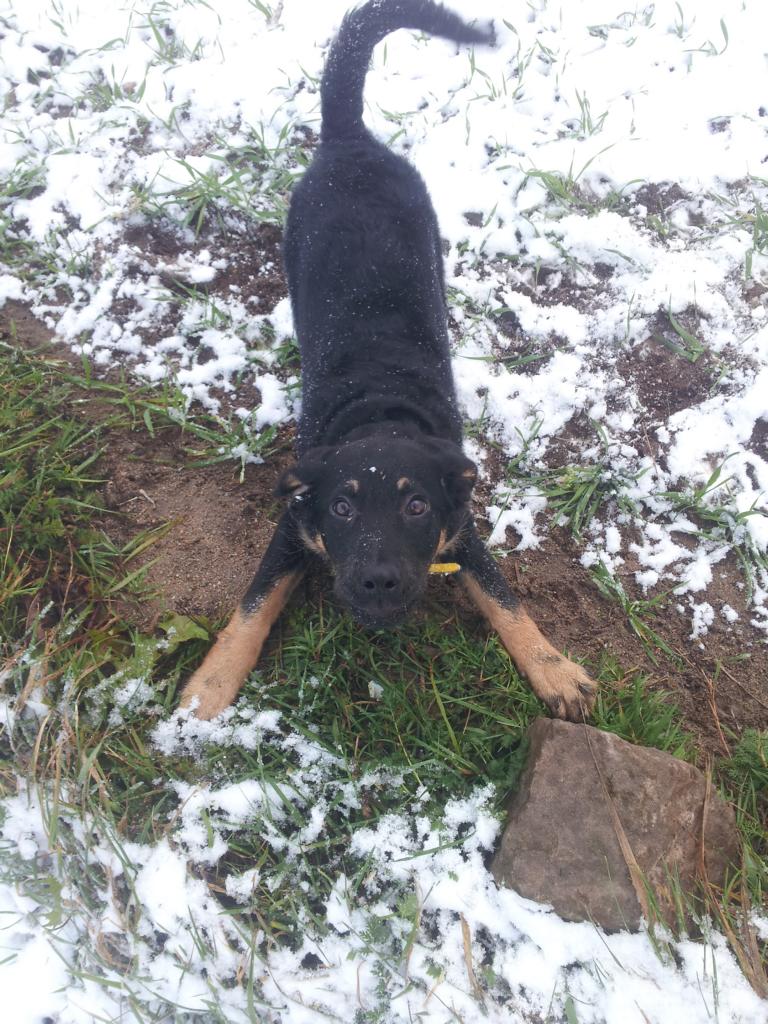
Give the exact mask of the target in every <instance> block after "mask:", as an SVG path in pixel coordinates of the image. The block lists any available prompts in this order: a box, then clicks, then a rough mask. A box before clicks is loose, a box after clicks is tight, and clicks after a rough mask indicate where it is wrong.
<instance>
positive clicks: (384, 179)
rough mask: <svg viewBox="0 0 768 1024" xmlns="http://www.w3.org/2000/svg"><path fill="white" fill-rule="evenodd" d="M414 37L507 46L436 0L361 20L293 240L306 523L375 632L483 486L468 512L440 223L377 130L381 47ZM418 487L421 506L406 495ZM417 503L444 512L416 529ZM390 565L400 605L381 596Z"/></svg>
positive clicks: (326, 112) (337, 65) (341, 55)
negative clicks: (346, 513) (366, 104)
mask: <svg viewBox="0 0 768 1024" xmlns="http://www.w3.org/2000/svg"><path fill="white" fill-rule="evenodd" d="M400 27H404V28H415V29H420V30H422V31H426V32H429V33H431V34H433V35H442V36H448V37H449V38H451V39H455V40H458V41H462V42H484V43H488V42H490V41H491V39H492V35H491V33H490V32H488V31H481V30H479V29H477V28H473V27H471V26H468V25H466V24H464V22H462V21H461V20H460V19H459V18H458V17H457V16H456V15H454V14H453V13H451V12H450V11H447V10H446V9H445V8H443V7H442V6H441V5H439V4H435V3H430V2H427V0H389V2H386V0H373V2H370V3H367V4H365V5H364V6H363V7H360V8H358V9H357V10H355V11H352V12H351V13H350V14H348V15H347V17H346V18H345V19H344V22H343V24H342V27H341V30H340V31H339V34H338V36H337V37H336V39H335V40H334V42H333V44H332V46H331V49H330V53H329V56H328V60H327V63H326V69H325V73H324V75H323V80H322V86H321V101H322V118H323V122H322V134H321V143H320V145H319V147H318V149H317V151H316V153H315V157H314V160H313V162H312V165H311V167H310V168H309V170H308V171H307V173H306V174H305V176H304V178H303V179H302V180H301V181H300V183H299V184H298V185H297V187H296V189H295V190H294V193H293V197H292V200H291V206H290V210H289V214H288V221H287V225H286V233H285V265H286V271H287V275H288V285H289V290H290V295H291V304H292V308H293V316H294V323H295V328H296V334H297V337H298V341H299V347H300V350H301V361H302V373H303V395H302V411H301V418H300V422H299V436H298V444H297V447H298V452H299V455H300V456H301V457H302V458H301V461H300V463H299V465H298V466H297V467H296V469H295V470H293V471H292V472H291V473H290V474H289V478H290V479H291V480H293V481H298V482H299V486H300V487H301V489H302V494H300V495H298V498H299V502H298V503H294V506H293V514H294V515H295V516H296V517H297V518H298V519H299V520H300V522H301V526H302V528H303V530H304V531H305V532H308V533H309V534H311V535H313V536H316V535H320V536H321V537H322V538H323V542H324V544H325V547H326V551H327V556H328V557H329V558H330V560H331V562H332V565H333V567H334V571H335V575H336V581H337V582H336V591H337V594H338V595H339V596H340V597H341V598H342V599H343V600H344V601H345V603H346V604H348V605H349V606H350V608H351V609H352V611H353V613H355V614H356V615H357V617H358V618H359V619H360V620H361V621H373V620H375V621H378V622H385V621H393V620H394V619H395V618H397V617H399V616H401V615H402V614H404V613H405V612H406V611H407V608H408V606H409V605H410V603H412V601H413V600H414V599H416V598H417V597H418V596H419V595H420V594H421V592H422V591H423V589H424V586H425V584H426V578H427V568H428V566H429V563H430V561H431V560H432V557H433V556H434V554H435V551H436V546H437V544H438V542H439V539H440V536H441V531H443V532H444V534H445V535H446V536H448V537H450V536H454V535H455V534H456V533H457V532H458V529H459V528H460V527H461V525H463V522H464V520H466V518H467V515H468V513H467V507H466V503H467V500H468V498H469V493H470V490H471V485H469V486H464V488H463V490H462V492H461V495H462V500H460V501H458V502H457V501H456V500H455V495H454V497H453V498H451V496H450V494H449V493H448V491H449V488H446V486H445V481H446V480H447V479H448V478H449V477H450V475H451V472H452V471H453V470H455V466H457V465H459V466H460V467H461V470H460V472H464V473H466V474H468V476H467V477H465V478H463V479H464V480H465V482H466V480H467V479H469V478H471V479H472V481H473V480H474V467H473V466H472V464H471V463H470V462H469V460H468V459H465V458H464V456H463V455H462V454H461V452H460V445H461V418H460V416H459V412H458V409H457V405H456V397H455V392H454V384H453V377H452V374H451V363H450V352H449V344H448V331H447V321H446V317H447V311H446V302H445V288H444V281H443V261H442V254H441V242H440V232H439V229H438V225H437V218H436V217H435V213H434V210H433V209H432V204H431V202H430V199H429V195H428V192H427V189H426V186H425V184H424V182H423V181H422V179H421V177H420V176H419V174H418V173H417V171H416V170H415V169H414V168H413V167H412V166H411V165H410V164H409V163H408V162H407V161H406V160H404V159H403V158H402V157H400V156H397V155H396V154H394V153H392V152H391V151H390V150H389V149H387V148H386V146H384V145H382V143H380V142H379V141H378V140H377V139H375V138H374V137H373V136H372V135H371V134H370V132H369V131H368V130H367V129H366V128H365V126H364V124H363V121H362V111H363V94H362V89H363V83H364V78H365V71H366V69H367V66H368V62H369V60H370V57H371V52H372V50H373V47H374V46H375V45H376V43H377V42H379V41H380V40H381V39H383V38H384V36H385V35H386V34H387V33H388V32H391V31H394V30H395V29H396V28H400ZM438 441H439V442H440V443H437V442H438ZM319 448H320V449H322V451H320V452H319V451H317V449H319ZM370 467H375V471H371V468H370ZM454 475H456V474H455V473H454ZM459 476H460V473H459ZM403 477H406V478H408V480H409V481H411V482H412V483H413V485H414V487H413V488H412V489H411V491H410V492H409V494H408V495H403V494H401V493H399V492H398V490H397V489H396V482H397V480H398V479H401V478H403ZM348 479H355V480H356V481H357V485H358V493H357V494H354V495H353V494H352V493H351V492H350V489H349V488H347V490H346V491H345V492H344V493H345V497H346V498H347V499H349V500H350V501H352V502H353V504H354V505H355V515H354V519H353V522H339V521H338V517H335V516H334V515H333V514H332V512H330V511H329V509H330V506H331V505H332V503H333V499H334V495H335V494H337V493H338V494H340V493H341V491H342V490H343V484H344V482H345V480H348ZM308 484H311V486H309V487H308V486H307V485H308ZM282 490H283V492H288V491H289V490H290V488H288V487H286V486H285V484H283V486H282ZM415 494H418V495H419V496H421V497H423V498H425V499H426V501H427V504H428V506H429V508H428V512H427V513H426V514H424V515H422V516H419V517H413V516H404V514H403V507H402V506H403V501H404V499H405V498H407V497H413V496H414V495H415ZM363 505H364V506H365V511H363ZM416 519H418V523H417V522H416ZM382 565H384V566H387V567H388V576H387V582H386V590H385V591H382V590H381V588H378V587H375V586H372V585H371V581H372V580H373V578H374V577H375V576H376V573H377V571H378V570H377V566H378V567H379V568H380V567H381V566H382Z"/></svg>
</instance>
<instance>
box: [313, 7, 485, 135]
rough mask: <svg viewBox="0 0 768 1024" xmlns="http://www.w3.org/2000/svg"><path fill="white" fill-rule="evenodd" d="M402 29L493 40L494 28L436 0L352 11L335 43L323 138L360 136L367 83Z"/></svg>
mask: <svg viewBox="0 0 768 1024" xmlns="http://www.w3.org/2000/svg"><path fill="white" fill-rule="evenodd" d="M398 28H411V29H417V30H419V31H421V32H428V33H429V34H430V35H433V36H441V37H443V38H444V39H452V40H454V42H457V43H492V42H493V39H494V36H493V30H492V28H490V27H489V28H487V29H481V28H475V27H474V26H472V25H467V24H466V23H465V22H463V21H462V20H461V18H460V17H459V16H458V15H457V14H454V13H453V11H448V10H446V8H445V7H443V5H442V4H437V3H433V2H432V0H368V3H366V4H363V6H362V7H358V8H356V9H355V10H353V11H350V12H349V14H347V15H346V17H345V18H344V20H343V21H342V23H341V28H340V29H339V34H338V35H337V36H336V38H335V39H334V41H333V43H331V48H330V51H329V53H328V59H327V60H326V64H325V71H324V72H323V81H322V85H321V86H320V98H321V108H322V129H321V135H320V137H321V139H322V140H323V141H324V142H330V141H332V140H334V139H343V138H350V137H355V136H359V135H360V134H361V133H362V132H364V131H365V128H364V127H363V86H364V84H365V75H366V72H367V70H368V64H369V61H370V59H371V54H372V53H373V48H374V47H375V46H376V44H377V43H379V42H381V40H382V39H383V38H384V37H385V36H386V35H389V33H390V32H394V31H395V30H396V29H398Z"/></svg>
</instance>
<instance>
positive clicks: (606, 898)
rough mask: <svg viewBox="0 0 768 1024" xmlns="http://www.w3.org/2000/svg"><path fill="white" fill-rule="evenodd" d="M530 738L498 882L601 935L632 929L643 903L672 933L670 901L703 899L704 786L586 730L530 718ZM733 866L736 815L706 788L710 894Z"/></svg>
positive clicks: (669, 761) (654, 754) (498, 859)
mask: <svg viewBox="0 0 768 1024" xmlns="http://www.w3.org/2000/svg"><path fill="white" fill-rule="evenodd" d="M529 739H530V753H529V758H528V765H527V767H526V769H525V771H524V773H523V776H522V779H521V783H520V786H519V788H518V790H517V792H516V793H515V795H514V796H513V797H512V799H511V800H510V803H509V805H508V812H509V817H508V823H507V826H506V828H505V830H504V834H503V836H502V839H501V845H500V847H499V849H498V851H497V853H496V854H495V856H494V858H493V862H492V865H491V870H492V872H493V875H494V877H495V879H496V881H497V882H498V883H499V884H502V885H508V886H510V887H511V888H513V889H515V890H516V891H517V892H519V893H520V894H521V895H522V896H526V897H528V898H530V899H533V900H537V901H538V902H541V903H549V904H551V905H552V907H553V908H554V910H555V911H556V912H557V913H558V914H559V915H560V916H561V917H562V918H564V919H565V920H566V921H584V920H592V921H594V922H596V923H597V924H600V925H601V926H602V927H603V928H605V929H606V930H608V931H618V930H620V929H623V928H629V929H635V928H638V927H640V925H641V922H642V918H643V911H644V907H643V903H645V908H646V909H647V908H649V907H650V909H651V916H652V917H655V918H656V919H662V920H664V921H666V922H667V923H669V924H671V925H673V926H674V925H677V924H679V915H678V910H677V906H678V905H679V902H680V901H679V899H677V894H679V892H680V890H682V891H683V892H684V893H686V894H689V895H690V896H691V897H693V896H695V895H696V894H697V893H698V894H699V895H700V894H701V892H702V887H701V869H700V868H701V832H702V818H703V810H704V802H705V794H706V790H707V782H706V778H705V776H704V775H703V774H702V773H701V772H700V771H699V770H698V769H697V768H694V767H693V765H690V764H686V763H685V762H684V761H679V760H678V759H677V758H675V757H672V756H671V755H669V754H664V753H662V752H661V751H659V750H651V749H649V748H647V747H637V746H634V745H633V744H631V743H627V742H626V741H625V740H622V739H619V738H618V737H617V736H614V735H612V734H611V733H606V732H601V731H600V730H599V729H594V728H592V726H588V725H574V724H571V723H569V722H561V721H557V720H554V719H545V718H539V719H537V720H536V721H535V722H534V723H533V725H532V726H531V728H530V730H529ZM597 765H599V769H600V770H599V771H598V768H597ZM601 776H602V781H601ZM606 790H607V792H606ZM608 794H610V797H609V796H608ZM622 842H623V843H624V846H623V849H622ZM739 860H740V842H739V835H738V832H737V830H736V821H735V816H734V813H733V809H732V808H731V806H730V805H729V804H726V803H725V802H724V801H723V800H722V799H721V798H720V797H719V796H718V795H717V793H716V792H715V791H714V789H712V790H711V791H710V794H709V799H708V800H707V813H706V825H705V829H704V864H705V866H706V876H707V879H708V881H709V883H711V884H712V885H713V886H715V887H716V888H717V887H719V886H721V885H722V883H723V880H724V877H725V873H726V871H727V869H728V867H729V866H730V865H737V864H738V863H739ZM628 863H629V864H631V865H632V866H633V871H630V867H629V866H628ZM638 869H639V870H638ZM633 874H634V881H633ZM674 879H676V880H677V882H679V885H678V884H677V883H675V882H672V880H674ZM648 894H651V895H650V896H649V895H648ZM686 902H688V903H690V900H688V901H686ZM686 920H687V922H688V924H689V925H690V916H689V914H688V913H687V912H686Z"/></svg>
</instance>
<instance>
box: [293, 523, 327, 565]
mask: <svg viewBox="0 0 768 1024" xmlns="http://www.w3.org/2000/svg"><path fill="white" fill-rule="evenodd" d="M299 536H300V537H301V539H302V542H303V543H304V545H305V547H307V548H309V550H310V551H313V552H314V553H315V554H316V555H322V556H323V558H326V557H327V556H328V552H327V551H326V550H325V544H324V543H323V538H322V537H321V536H320V534H319V533H316V534H315V535H314V537H311V536H310V535H309V534H308V533H307V531H306V530H305V529H304V527H303V526H300V527H299Z"/></svg>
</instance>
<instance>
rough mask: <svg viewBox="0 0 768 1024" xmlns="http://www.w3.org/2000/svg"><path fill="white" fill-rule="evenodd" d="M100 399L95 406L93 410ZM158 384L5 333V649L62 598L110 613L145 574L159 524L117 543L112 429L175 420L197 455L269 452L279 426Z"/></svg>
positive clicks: (1, 607)
mask: <svg viewBox="0 0 768 1024" xmlns="http://www.w3.org/2000/svg"><path fill="white" fill-rule="evenodd" d="M93 403H97V404H98V407H99V410H100V411H99V415H98V416H96V417H94V416H93V413H92V407H93V405H92V404H93ZM186 405H187V403H186V399H185V398H184V396H183V394H182V393H181V392H180V391H179V390H178V389H176V388H174V387H173V386H170V387H168V388H166V390H165V391H164V392H163V391H160V392H158V391H154V390H150V389H149V388H143V389H142V388H140V387H135V386H128V385H127V384H126V383H125V382H122V383H108V382H104V381H96V380H94V379H93V378H92V377H91V374H90V367H89V366H88V365H87V364H85V365H84V374H83V376H82V377H77V376H75V375H73V373H72V370H71V368H70V366H69V365H68V364H67V363H65V362H63V361H58V360H47V359H45V358H40V357H37V356H30V355H27V354H25V353H24V352H23V351H22V350H21V349H19V348H18V347H15V348H14V347H11V346H9V345H5V344H2V343H0V651H2V644H3V640H4V642H5V644H6V645H9V644H12V642H13V640H14V638H16V637H18V635H19V633H20V631H23V627H24V624H25V622H26V621H27V619H28V618H29V617H30V616H32V617H34V615H36V614H41V612H42V610H43V609H44V608H45V609H47V611H46V616H47V619H50V618H51V616H53V618H56V617H57V616H58V615H60V614H61V612H62V611H63V610H64V609H69V610H76V611H78V612H82V611H84V610H93V611H97V612H101V613H103V614H104V615H106V616H109V614H110V606H111V601H112V599H113V598H115V597H116V596H117V595H118V594H119V595H121V596H125V595H126V594H128V593H130V592H131V591H132V590H134V589H135V588H136V586H137V585H138V584H139V583H140V581H141V576H142V572H143V570H142V569H138V568H137V559H138V558H139V556H140V555H142V554H143V553H144V552H145V551H146V550H147V548H148V547H150V546H151V544H152V542H153V540H155V539H156V538H157V537H158V536H159V535H160V533H161V532H162V529H163V528H160V530H155V531H154V532H145V533H141V534H139V535H137V536H136V537H134V538H133V539H132V540H130V541H129V542H127V543H126V544H124V545H123V546H116V545H115V544H114V543H113V542H112V541H111V540H110V538H109V535H108V532H107V531H106V530H105V529H104V528H102V527H100V526H98V525H94V522H97V523H98V522H99V521H101V522H102V523H105V524H106V522H107V521H108V520H109V518H110V517H111V516H112V515H113V513H111V512H109V511H107V510H106V509H105V507H104V503H103V499H102V498H101V496H100V491H101V485H102V484H103V482H104V481H103V478H102V476H101V474H100V468H99V465H100V463H99V460H100V456H101V455H102V453H103V451H104V448H105V445H106V444H108V441H109V436H110V432H112V431H115V430H128V431H131V430H133V431H135V430H141V431H143V432H145V433H146V434H148V435H149V436H150V437H152V438H154V437H156V436H158V435H159V434H161V433H163V432H166V433H170V432H172V433H173V435H174V436H175V437H176V439H177V440H178V441H180V443H181V447H182V450H183V451H184V453H185V454H186V456H187V458H188V461H189V465H190V466H204V465H210V464H212V463H215V462H222V461H225V460H231V459H232V455H233V451H237V452H238V454H239V457H240V459H241V472H242V470H244V466H245V460H246V458H247V457H248V455H249V454H267V453H268V452H269V451H270V450H272V448H273V447H274V443H275V436H276V435H275V431H274V429H267V430H265V431H261V432H258V433H257V432H256V431H255V430H254V429H252V426H251V424H250V421H249V420H240V419H239V418H237V417H233V419H232V420H225V419H222V418H219V417H216V416H214V415H213V414H211V413H207V412H203V413H195V414H194V415H193V414H190V413H188V411H187V409H186Z"/></svg>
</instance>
